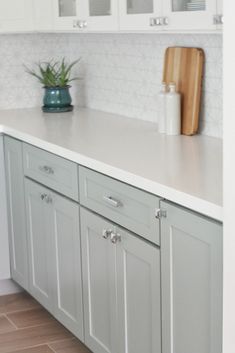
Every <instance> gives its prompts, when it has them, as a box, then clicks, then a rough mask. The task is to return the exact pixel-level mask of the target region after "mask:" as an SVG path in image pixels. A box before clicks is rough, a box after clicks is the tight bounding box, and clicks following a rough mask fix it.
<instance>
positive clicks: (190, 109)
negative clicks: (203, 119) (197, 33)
mask: <svg viewBox="0 0 235 353" xmlns="http://www.w3.org/2000/svg"><path fill="white" fill-rule="evenodd" d="M204 62H205V55H204V51H203V50H202V49H199V48H184V47H170V48H167V50H166V53H165V64H164V74H163V82H166V83H167V84H169V83H170V82H174V83H175V84H176V89H177V91H178V92H179V93H181V95H182V101H181V103H182V117H181V119H182V123H181V132H182V134H183V135H189V136H191V135H195V134H196V133H197V132H198V127H199V115H200V105H201V93H202V79H203V71H204Z"/></svg>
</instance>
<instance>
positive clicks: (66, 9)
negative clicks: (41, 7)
mask: <svg viewBox="0 0 235 353" xmlns="http://www.w3.org/2000/svg"><path fill="white" fill-rule="evenodd" d="M76 15H77V11H76V0H59V16H60V17H67V16H76Z"/></svg>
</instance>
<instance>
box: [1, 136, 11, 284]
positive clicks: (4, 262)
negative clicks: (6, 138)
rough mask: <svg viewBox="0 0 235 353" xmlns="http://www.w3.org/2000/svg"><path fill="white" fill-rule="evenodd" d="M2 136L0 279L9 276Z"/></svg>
mask: <svg viewBox="0 0 235 353" xmlns="http://www.w3.org/2000/svg"><path fill="white" fill-rule="evenodd" d="M4 172H5V170H4V153H3V137H2V136H0V281H1V280H2V279H7V278H10V265H9V244H8V229H7V227H8V225H7V209H6V193H5V191H6V189H5V174H4Z"/></svg>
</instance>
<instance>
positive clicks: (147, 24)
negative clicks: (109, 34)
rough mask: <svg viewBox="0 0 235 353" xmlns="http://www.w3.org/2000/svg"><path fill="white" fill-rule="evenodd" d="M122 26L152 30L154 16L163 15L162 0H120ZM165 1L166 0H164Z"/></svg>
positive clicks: (131, 28)
mask: <svg viewBox="0 0 235 353" xmlns="http://www.w3.org/2000/svg"><path fill="white" fill-rule="evenodd" d="M119 1H120V4H119V11H120V28H121V29H123V30H151V29H156V28H157V26H154V27H153V22H152V20H153V18H155V17H159V16H161V15H162V0H119ZM163 1H165V0H163Z"/></svg>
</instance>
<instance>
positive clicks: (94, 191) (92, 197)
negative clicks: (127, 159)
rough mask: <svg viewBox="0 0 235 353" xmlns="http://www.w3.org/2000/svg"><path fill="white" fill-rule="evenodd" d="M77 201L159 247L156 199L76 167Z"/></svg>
mask: <svg viewBox="0 0 235 353" xmlns="http://www.w3.org/2000/svg"><path fill="white" fill-rule="evenodd" d="M79 186H80V202H81V204H82V205H84V206H85V207H87V208H90V209H91V210H93V211H95V212H97V213H99V214H101V215H103V216H104V217H106V218H109V219H111V220H113V221H114V222H116V223H118V224H120V225H121V226H123V227H125V228H127V229H130V230H131V231H133V232H135V233H136V234H139V235H141V236H142V237H144V238H146V239H148V240H150V241H151V242H153V243H155V244H158V245H159V220H158V219H157V218H156V217H155V210H156V208H158V207H159V198H158V197H157V196H154V195H151V194H148V193H146V192H144V191H142V190H139V189H136V188H134V187H132V186H129V185H127V184H124V183H122V182H119V181H117V180H114V179H112V178H109V177H107V176H104V175H102V174H99V173H96V172H94V171H92V170H89V169H87V168H84V167H79Z"/></svg>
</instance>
